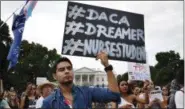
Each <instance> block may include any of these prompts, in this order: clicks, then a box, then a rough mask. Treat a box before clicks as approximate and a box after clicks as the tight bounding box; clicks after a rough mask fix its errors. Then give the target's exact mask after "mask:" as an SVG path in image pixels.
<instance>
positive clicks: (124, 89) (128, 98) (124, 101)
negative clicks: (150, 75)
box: [112, 80, 149, 109]
mask: <svg viewBox="0 0 185 109" xmlns="http://www.w3.org/2000/svg"><path fill="white" fill-rule="evenodd" d="M148 84H149V81H145V83H144V86H143V89H144V92H145V93H146V95H147V96H145V99H144V100H143V99H140V98H139V97H137V96H136V95H134V94H132V90H131V87H130V84H128V82H127V81H125V80H121V81H118V86H119V90H120V93H121V103H120V104H118V108H127V109H128V108H129V109H130V108H135V106H134V105H133V103H134V100H135V101H136V102H139V103H148V101H149V98H148V91H147V86H148ZM112 108H117V105H116V104H115V103H112Z"/></svg>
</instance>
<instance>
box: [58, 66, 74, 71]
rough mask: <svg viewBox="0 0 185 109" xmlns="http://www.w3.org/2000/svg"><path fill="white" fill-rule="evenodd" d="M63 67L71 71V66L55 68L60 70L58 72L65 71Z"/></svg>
mask: <svg viewBox="0 0 185 109" xmlns="http://www.w3.org/2000/svg"><path fill="white" fill-rule="evenodd" d="M65 69H67V70H69V71H71V70H72V67H71V66H67V67H61V68H59V69H57V70H58V71H60V72H63V71H65Z"/></svg>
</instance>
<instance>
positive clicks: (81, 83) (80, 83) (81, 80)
mask: <svg viewBox="0 0 185 109" xmlns="http://www.w3.org/2000/svg"><path fill="white" fill-rule="evenodd" d="M80 86H82V75H80Z"/></svg>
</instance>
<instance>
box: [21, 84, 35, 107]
mask: <svg viewBox="0 0 185 109" xmlns="http://www.w3.org/2000/svg"><path fill="white" fill-rule="evenodd" d="M36 99H37V98H36V85H34V84H28V86H27V89H26V91H25V96H22V97H21V103H20V108H21V109H35V107H36Z"/></svg>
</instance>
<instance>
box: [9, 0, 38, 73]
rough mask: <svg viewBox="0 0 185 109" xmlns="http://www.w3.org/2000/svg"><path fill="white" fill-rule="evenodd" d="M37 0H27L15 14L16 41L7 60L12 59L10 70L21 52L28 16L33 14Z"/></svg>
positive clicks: (13, 28)
mask: <svg viewBox="0 0 185 109" xmlns="http://www.w3.org/2000/svg"><path fill="white" fill-rule="evenodd" d="M36 3H37V1H32V0H26V4H25V5H24V7H23V8H22V9H21V11H20V13H19V14H18V15H16V14H14V17H13V24H12V31H13V34H14V41H13V43H12V45H11V48H10V51H9V53H8V57H7V60H9V61H10V63H9V67H8V70H9V69H10V68H12V67H15V65H16V64H17V60H18V57H19V52H20V45H21V40H22V34H23V32H24V25H25V22H26V20H27V19H28V17H29V16H30V15H31V13H32V11H33V9H34V7H35V5H36Z"/></svg>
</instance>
